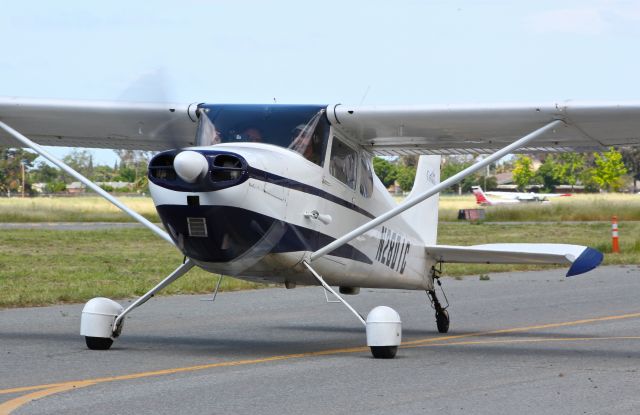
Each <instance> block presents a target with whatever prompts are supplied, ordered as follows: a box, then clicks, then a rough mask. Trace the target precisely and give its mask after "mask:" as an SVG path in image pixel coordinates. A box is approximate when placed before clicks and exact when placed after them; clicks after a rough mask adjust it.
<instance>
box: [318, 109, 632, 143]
mask: <svg viewBox="0 0 640 415" xmlns="http://www.w3.org/2000/svg"><path fill="white" fill-rule="evenodd" d="M327 115H328V117H329V119H330V121H331V122H332V124H333V125H334V126H336V127H337V128H339V129H341V130H343V131H344V132H345V134H347V135H349V136H351V137H353V138H354V139H355V140H357V141H358V142H359V143H360V144H361V145H362V146H363V147H364V148H366V149H368V150H369V151H371V152H373V153H375V154H379V155H405V154H463V153H488V152H489V153H490V152H493V150H495V149H499V148H502V147H505V146H506V145H507V144H509V143H511V142H513V141H515V140H516V139H518V138H520V137H523V136H525V135H527V134H528V133H530V132H532V131H535V130H536V129H538V128H540V127H542V126H544V125H546V124H548V123H550V122H551V121H553V120H556V119H560V120H563V121H564V122H565V125H564V126H563V127H561V128H557V129H555V130H554V131H553V132H549V133H547V134H545V135H544V136H542V137H538V138H536V139H535V140H534V141H533V142H532V143H531V145H530V146H529V147H527V148H525V149H522V150H518V151H522V152H525V151H526V152H549V151H575V150H584V151H586V150H599V149H603V148H606V147H609V146H622V145H638V144H640V102H627V103H588V102H586V103H579V102H571V101H566V102H559V103H548V104H531V105H522V104H518V105H469V106H453V105H448V106H429V107H352V106H347V105H334V106H331V107H329V108H328V110H327Z"/></svg>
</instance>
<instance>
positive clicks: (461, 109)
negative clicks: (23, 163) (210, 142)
mask: <svg viewBox="0 0 640 415" xmlns="http://www.w3.org/2000/svg"><path fill="white" fill-rule="evenodd" d="M197 108H198V105H197V104H191V105H187V104H145V103H126V102H106V101H67V100H45V99H25V98H6V97H5V98H2V97H0V120H1V121H3V122H5V123H6V124H8V125H9V126H11V127H13V128H14V129H16V130H18V131H20V132H21V133H22V134H24V135H26V136H27V137H30V138H32V139H34V141H36V142H38V143H39V144H42V145H53V146H69V147H96V148H121V149H139V150H164V149H168V148H176V147H185V146H189V145H193V144H194V143H193V139H194V137H195V132H196V128H197V123H196V120H197V119H196V115H195V111H196V109H197ZM327 116H328V118H329V120H330V121H331V123H332V124H333V125H334V126H335V127H336V128H337V129H339V130H342V131H343V132H344V133H345V134H347V135H348V136H350V137H352V138H353V139H354V140H356V141H357V142H359V143H360V144H361V145H362V146H363V147H364V148H365V149H367V150H369V151H371V152H373V153H375V154H380V155H404V154H445V155H446V154H462V153H490V152H492V151H494V150H496V149H498V148H502V147H504V146H505V145H507V144H509V143H511V142H513V141H515V140H516V139H518V138H520V137H522V136H524V135H526V134H528V133H530V132H532V131H534V130H536V129H538V128H540V127H542V126H544V125H546V124H548V123H549V122H551V121H553V120H556V119H561V120H563V121H564V122H565V125H564V126H563V127H561V128H557V129H555V130H554V131H553V132H549V133H547V134H545V135H544V136H542V137H538V138H536V139H535V140H534V141H533V142H532V145H531V146H529V147H527V148H524V149H522V150H519V151H523V152H524V151H538V152H547V151H571V150H576V149H582V150H592V149H602V148H606V147H608V146H613V145H615V146H619V145H637V144H640V102H627V103H577V102H576V103H574V102H571V101H567V102H561V103H548V104H540V105H537V104H530V105H522V104H517V105H511V104H506V105H469V106H453V105H441V106H419V107H367V106H363V107H351V106H346V105H331V106H328V107H327ZM0 145H5V146H7V145H8V146H12V145H16V142H15V141H13V139H12V138H10V137H9V136H7V135H6V134H5V133H4V132H1V131H0Z"/></svg>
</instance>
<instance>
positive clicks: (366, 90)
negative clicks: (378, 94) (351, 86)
mask: <svg viewBox="0 0 640 415" xmlns="http://www.w3.org/2000/svg"><path fill="white" fill-rule="evenodd" d="M370 90H371V85H369V86H368V87H367V89H365V90H364V94H362V99H361V100H360V106H362V104H364V100H365V99H367V95H369V91H370Z"/></svg>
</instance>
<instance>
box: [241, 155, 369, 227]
mask: <svg viewBox="0 0 640 415" xmlns="http://www.w3.org/2000/svg"><path fill="white" fill-rule="evenodd" d="M249 177H250V178H252V179H256V180H261V181H264V182H268V183H272V184H275V185H277V186H282V187H287V188H289V189H293V190H297V191H299V192H303V193H308V194H311V195H314V196H318V197H321V198H323V199H325V200H328V201H330V202H333V203H335V204H338V205H340V206H344V207H346V208H347V209H351V210H353V211H355V212H358V213H360V214H361V215H364V216H366V217H368V218H369V219H375V216H374V215H372V214H371V213H369V212H367V211H366V210H364V209H362V208H361V207H360V206H358V205H356V204H354V203H351V202H347V201H346V200H344V199H341V198H339V197H337V196H335V195H332V194H331V193H329V192H325V191H324V190H321V189H318V188H317V187H313V186H311V185H308V184H304V183H300V182H298V181H295V180H293V179H289V178H286V177H282V176H278V175H277V174H273V173H269V172H266V171H263V170H260V169H256V168H254V167H249Z"/></svg>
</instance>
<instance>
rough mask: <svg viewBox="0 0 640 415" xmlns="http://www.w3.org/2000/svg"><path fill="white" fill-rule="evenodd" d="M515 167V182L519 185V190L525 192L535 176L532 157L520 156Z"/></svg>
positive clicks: (514, 164)
mask: <svg viewBox="0 0 640 415" xmlns="http://www.w3.org/2000/svg"><path fill="white" fill-rule="evenodd" d="M513 166H514V167H513V181H514V182H515V183H516V184H517V185H518V190H520V191H524V190H525V188H526V187H527V185H529V184H530V183H531V181H532V180H533V178H534V176H535V173H534V171H533V161H532V160H531V157H529V156H525V155H522V154H519V155H518V156H517V157H516V160H515V162H514V163H513Z"/></svg>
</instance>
